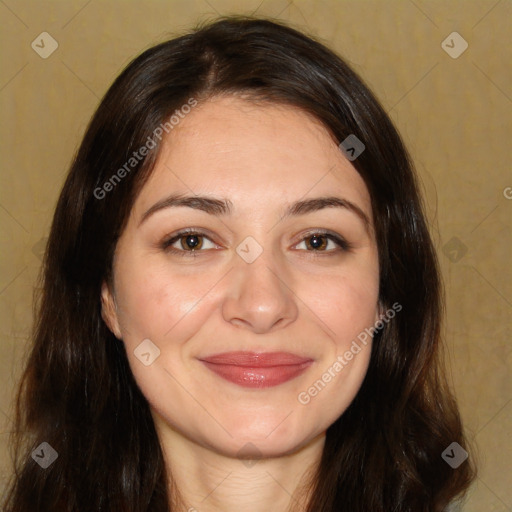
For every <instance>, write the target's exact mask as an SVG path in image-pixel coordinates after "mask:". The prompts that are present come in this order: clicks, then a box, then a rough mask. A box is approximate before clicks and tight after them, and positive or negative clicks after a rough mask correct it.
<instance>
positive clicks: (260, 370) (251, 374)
mask: <svg viewBox="0 0 512 512" xmlns="http://www.w3.org/2000/svg"><path fill="white" fill-rule="evenodd" d="M201 362H202V363H203V364H204V365H206V367H207V368H209V369H210V370H211V371H212V372H214V373H216V374H217V375H218V376H219V377H222V378H223V379H225V380H227V381H229V382H233V383H234V384H237V385H238V386H242V387H244V388H259V389H262V388H270V387H273V386H278V385H279V384H283V383H284V382H287V381H289V380H292V379H294V378H296V377H298V376H299V375H301V374H302V373H304V372H305V371H306V370H307V369H308V367H309V366H311V363H312V361H306V362H305V363H301V364H293V365H285V366H267V367H257V368H254V367H249V366H236V365H232V364H217V363H209V362H208V361H201Z"/></svg>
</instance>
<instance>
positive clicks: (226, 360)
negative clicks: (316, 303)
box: [199, 351, 313, 368]
mask: <svg viewBox="0 0 512 512" xmlns="http://www.w3.org/2000/svg"><path fill="white" fill-rule="evenodd" d="M199 360H200V361H204V362H207V363H212V364H223V365H231V366H246V367H248V368H268V367H272V366H295V365H299V364H304V363H308V362H311V361H313V359H311V358H308V357H301V356H298V355H296V354H291V353H290V352H242V351H239V352H223V353H220V354H214V355H211V356H207V357H202V358H199Z"/></svg>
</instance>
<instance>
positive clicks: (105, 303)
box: [101, 281, 122, 340]
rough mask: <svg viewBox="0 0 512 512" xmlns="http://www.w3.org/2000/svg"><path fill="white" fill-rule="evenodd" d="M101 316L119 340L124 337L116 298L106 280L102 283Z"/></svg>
mask: <svg viewBox="0 0 512 512" xmlns="http://www.w3.org/2000/svg"><path fill="white" fill-rule="evenodd" d="M101 317H102V318H103V321H104V322H105V323H106V324H107V327H108V328H109V329H110V330H111V331H112V333H113V334H114V336H115V337H116V338H117V339H119V340H120V339H122V337H121V329H120V327H119V319H118V317H117V304H116V299H115V297H114V294H113V293H112V292H111V290H110V287H109V286H108V284H107V283H106V282H105V281H104V282H103V284H102V285H101Z"/></svg>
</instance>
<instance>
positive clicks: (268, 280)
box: [223, 240, 297, 333]
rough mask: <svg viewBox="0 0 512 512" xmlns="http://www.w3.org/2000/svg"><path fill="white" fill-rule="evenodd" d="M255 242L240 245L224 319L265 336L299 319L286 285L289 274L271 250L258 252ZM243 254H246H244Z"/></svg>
mask: <svg viewBox="0 0 512 512" xmlns="http://www.w3.org/2000/svg"><path fill="white" fill-rule="evenodd" d="M251 243H252V242H251V241H250V240H248V241H246V242H245V243H244V242H242V244H240V246H239V248H238V250H237V252H238V254H237V255H236V258H235V268H234V269H233V272H232V273H231V282H230V290H229V292H228V294H227V296H226V298H225V301H224V304H223V316H224V319H225V320H226V321H229V322H231V323H233V324H235V325H237V326H239V327H240V326H244V327H246V328H248V329H251V330H253V331H255V332H260V333H262V332H265V331H268V330H271V329H272V328H274V327H275V326H277V325H280V326H284V325H286V324H288V323H290V322H292V321H293V320H294V319H295V317H296V315H297V305H296V303H295V301H294V296H293V293H291V291H290V289H289V287H288V286H287V285H286V284H285V279H286V272H285V269H284V268H283V266H282V265H281V264H280V261H279V259H278V258H276V257H275V255H274V254H273V251H271V250H270V249H268V250H262V251H260V254H259V255H257V256H256V257H255V259H254V260H252V261H251V259H252V258H253V257H254V256H255V254H256V253H254V252H253V254H252V255H251V258H247V257H246V255H247V254H248V253H250V252H251V251H254V250H255V249H256V247H255V246H254V245H253V246H251ZM243 250H245V251H246V252H245V253H244V252H243Z"/></svg>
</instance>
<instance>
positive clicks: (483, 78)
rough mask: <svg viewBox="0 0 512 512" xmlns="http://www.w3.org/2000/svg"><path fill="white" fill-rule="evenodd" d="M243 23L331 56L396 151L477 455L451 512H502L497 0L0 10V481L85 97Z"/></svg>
mask: <svg viewBox="0 0 512 512" xmlns="http://www.w3.org/2000/svg"><path fill="white" fill-rule="evenodd" d="M253 12H256V14H260V15H265V16H272V17H276V18H279V19H282V20H285V21H289V22H292V23H293V24H294V25H295V26H296V27H298V28H302V29H304V30H306V31H308V32H309V33H311V34H313V35H316V36H318V37H320V38H321V39H322V40H323V41H324V42H326V43H327V44H328V45H330V46H331V47H333V48H334V49H335V50H337V51H338V52H339V53H341V54H342V55H343V56H344V57H345V58H346V59H347V60H348V61H349V62H350V63H351V64H352V66H353V67H354V68H355V69H356V70H357V71H358V72H359V73H361V74H362V76H363V77H364V78H365V79H366V80H367V82H368V84H369V85H370V86H371V87H372V88H373V89H374V91H375V92H376V94H377V96H378V97H379V98H380V99H381V101H382V102H383V104H384V106H385V108H386V109H387V110H388V112H389V114H390V115H391V117H392V119H393V120H394V121H395V122H396V124H397V125H398V128H399V130H400V131H401V133H402V135H403V137H404V139H405V142H406V144H407V145H408V147H409V148H410V151H411V153H412V155H413V158H414V160H415V162H416V166H417V169H418V172H419V174H420V176H421V180H422V185H423V188H424V192H425V195H426V199H427V204H428V210H429V216H430V220H431V223H432V232H433V234H434V238H435V241H436V245H437V248H438V251H439V258H440V261H441V265H442V271H443V274H444V279H445V283H446V292H447V313H448V316H447V321H446V325H445V328H444V332H445V335H446V339H447V345H448V355H449V360H450V363H451V372H452V381H453V384H454V386H455V390H456V393H457V395H458V398H459V401H460V406H461V409H462V413H463V417H464V419H465V423H466V426H467V429H468V433H469V436H470V438H471V439H475V440H476V443H477V444H478V453H475V452H473V453H470V457H475V458H476V457H478V459H479V460H480V475H479V479H478V481H477V483H476V485H475V486H474V487H473V488H472V491H471V493H470V495H469V498H468V500H467V503H466V504H465V506H464V507H463V509H464V510H465V511H466V512H482V511H486V512H491V511H495V512H504V511H512V486H510V484H509V479H510V477H511V475H512V470H511V464H510V460H511V458H512V446H511V444H512V443H511V439H510V435H511V434H510V433H511V432H512V378H511V371H510V367H511V362H512V348H511V344H510V341H511V333H512V329H511V312H512V287H511V270H510V253H511V250H512V238H511V229H510V227H511V219H512V188H511V187H512V174H511V171H510V169H511V166H510V163H511V147H512V144H511V141H510V138H511V135H512V130H511V118H512V117H511V114H512V91H511V70H510V63H511V62H512V58H511V57H512V56H511V48H512V43H511V40H510V28H511V21H512V4H511V2H510V0H501V1H496V0H485V1H484V0H481V1H476V0H475V1H471V0H466V1H426V0H414V1H413V0H410V1H408V0H400V1H398V0H395V1H387V2H383V1H375V0H372V1H370V0H367V1H365V0H361V1H344V0H337V1H335V0H318V1H312V0H295V1H293V2H292V1H287V0H266V1H265V0H264V1H262V0H248V1H245V2H240V1H239V2H237V1H229V0H208V1H207V0H168V1H163V0H161V1H156V0H153V1H105V0H92V1H89V2H88V1H87V0H79V1H75V0H73V1H69V0H68V1H39V0H38V1H26V0H23V1H22V0H2V1H0V23H1V27H2V30H1V36H0V37H1V42H0V48H1V49H2V50H1V52H2V67H1V72H0V107H1V111H2V126H1V132H0V147H1V154H2V171H1V180H2V186H1V190H0V237H1V244H2V252H1V260H0V261H1V273H0V315H1V316H0V320H1V339H0V428H1V431H0V469H1V471H2V479H3V480H2V482H4V481H5V477H6V475H7V474H8V472H9V469H8V456H7V448H8V447H7V435H6V433H7V432H8V430H9V429H10V418H11V417H12V412H13V409H12V396H13V382H14V381H15V380H16V379H17V378H18V375H19V369H20V362H21V360H22V357H23V355H24V353H25V352H26V347H27V344H28V336H29V331H30V326H31V321H32V320H31V317H32V313H31V307H32V306H31V303H32V291H33V288H34V286H35V283H36V277H37V275H38V271H39V267H40V263H41V259H40V258H41V248H42V245H43V241H44V238H45V236H46V235H47V233H48V229H49V225H50V221H51V217H52V213H53V209H54V206H55V202H56V199H57V196H58V193H59V190H60V187H61V185H62V183H63V179H64V176H65V173H66V171H67V167H68V165H69V163H70V160H71V157H72V155H73V153H74V151H75V149H76V148H77V145H78V144H79V142H80V140H81V137H82V135H83V132H84V129H85V126H86V123H87V122H88V120H89V118H90V116H91V115H92V113H93V111H94V109H95V108H96V106H97V105H98V102H99V98H101V96H102V95H103V94H104V92H105V91H106V89H107V87H108V86H109V85H110V84H111V82H112V80H113V79H114V78H115V77H116V75H117V74H118V73H119V72H120V71H121V69H122V68H123V67H124V66H125V65H126V64H127V63H128V61H129V60H130V59H131V58H133V57H134V56H135V55H137V54H139V53H140V52H141V51H142V50H144V49H145V48H147V47H149V46H151V45H153V44H155V43H157V42H160V41H162V40H164V39H166V38H168V37H172V36H173V35H177V34H179V33H181V32H183V31H184V30H186V29H187V28H188V27H190V26H192V25H193V24H195V23H196V22H197V21H199V20H205V19H208V18H211V17H214V16H216V15H217V14H218V13H220V14H228V13H253ZM454 31H456V32H458V33H459V34H460V35H461V36H462V37H463V38H464V40H465V41H467V43H468V45H469V46H468V48H467V50H466V51H465V52H464V53H462V54H461V55H460V56H459V57H458V58H456V59H454V58H452V57H450V56H449V55H448V54H447V53H446V52H445V51H444V50H443V48H442V45H441V43H442V42H443V40H445V39H446V38H447V36H448V35H449V34H451V33H452V32H454ZM42 32H48V33H49V34H50V35H51V36H52V37H53V38H54V39H55V40H56V41H57V42H58V48H57V50H56V51H55V52H54V53H53V54H52V55H50V56H49V57H48V58H47V59H43V58H41V57H40V56H39V55H38V53H36V52H35V51H34V50H33V49H32V47H31V43H32V41H34V40H36V42H37V41H40V38H38V36H39V34H41V33H42ZM447 43H448V44H449V45H450V46H454V49H452V50H451V51H455V50H457V49H458V48H460V46H459V43H458V42H456V41H454V42H453V43H452V42H451V39H450V38H449V39H448V40H447ZM46 48H48V45H46ZM507 196H508V198H507ZM2 485H3V484H2Z"/></svg>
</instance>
